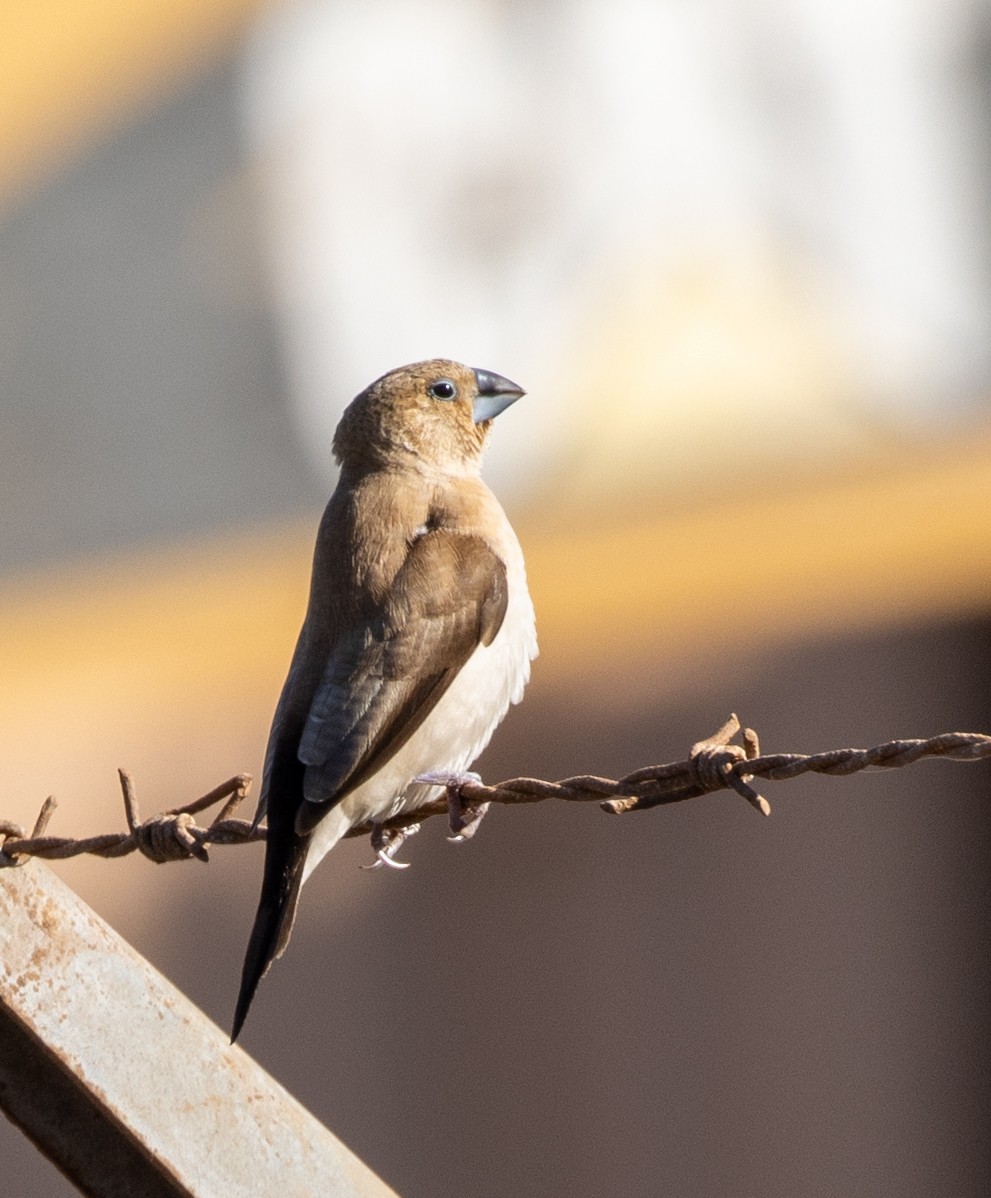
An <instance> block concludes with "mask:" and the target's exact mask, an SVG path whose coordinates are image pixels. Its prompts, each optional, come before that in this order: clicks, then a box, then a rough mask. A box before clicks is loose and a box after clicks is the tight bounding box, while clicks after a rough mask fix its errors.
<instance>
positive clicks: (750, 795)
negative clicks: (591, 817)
mask: <svg viewBox="0 0 991 1198" xmlns="http://www.w3.org/2000/svg"><path fill="white" fill-rule="evenodd" d="M738 733H739V734H740V739H741V741H742V744H734V743H732V742H733V738H734V737H735V736H736V735H737V734H738ZM926 757H942V758H946V759H948V760H951V761H977V760H981V759H984V758H991V735H988V734H986V733H983V732H944V733H941V734H940V735H938V736H932V737H929V738H928V739H925V740H921V739H913V740H890V741H886V742H885V743H884V744H880V745H875V746H874V747H873V748H870V749H832V750H829V751H828V752H825V753H812V754H805V753H772V754H768V755H766V756H761V755H760V745H759V741H758V738H757V734H756V733H755V732H754V731H753V730H752V729H750V728H741V726H740V722H739V720H738V719H737V717H736V716H735V715H733V716H731V717H730V718H729V719H728V720H727V721H726V723H725V724H724V725H723V726H722V727H721V728H720V729H719V730H718V731H717V732H715V733H713V735H712V736H709V737H706V738H705V739H704V740H700V741H698V742H697V743H696V744H694V745H693V746H692V748H691V750H690V752H689V755H688V757H687V758H685V759H684V760H683V761H675V762H669V763H667V764H665V765H651V766H646V767H644V768H643V769H639V770H635V771H634V772H633V773H631V774H627V775H625V776H624V777H622V778H619V779H615V780H614V779H611V778H599V777H596V776H594V775H590V774H580V775H576V776H575V777H573V778H564V779H562V780H561V781H559V782H546V781H544V780H542V779H539V778H511V779H509V780H508V781H505V782H499V783H497V784H495V785H493V786H488V785H486V784H485V783H484V782H481V781H479V782H475V781H464V780H461V779H458V780H456V781H452V783H451V785H450V786H449V787H448V792H449V795H450V796H452V797H456V798H457V799H458V800H459V805H460V806H461V807H462V808H463V809H466V810H467V811H468V812H469V816H468V818H464V816H462V817H460V820H459V822H455V820H456V817H455V816H454V815H453V814H452V805H451V803H449V800H448V797H441V798H438V799H434V800H433V801H431V802H430V803H427V804H425V805H424V806H422V807H418V808H417V809H416V811H414V812H406V813H403V814H400V815H397V816H394V817H393V818H392V819H389V820H386V821H384V822H383V823H382V824H381V825H378V829H377V833H378V835H379V836H381V835H382V831H383V830H384V831H385V832H393V833H396V834H399V835H400V836H402V835H403V834H405V833H407V832H409V831H412V830H413V828H414V827H415V826H416V825H418V824H420V823H422V822H423V821H424V820H426V819H430V818H431V817H432V816H436V815H449V816H450V818H451V821H452V824H451V830H452V832H454V833H456V835H455V837H454V838H455V839H468V838H469V837H470V836H471V835H472V834H473V833H474V831H475V829H476V828H477V826H478V823H479V822H480V820H481V817H482V815H484V813H485V811H486V810H487V809H488V807H489V805H490V804H491V803H500V804H503V805H507V806H515V805H520V804H526V803H540V802H543V801H544V800H545V799H560V800H563V801H565V802H573V803H588V802H598V804H599V806H600V808H601V809H602V810H603V811H605V812H607V813H609V814H610V815H623V814H626V813H628V812H631V811H647V810H649V809H650V808H652V807H658V806H662V805H664V804H668V803H681V802H684V801H685V800H687V799H694V798H698V797H700V796H702V795H705V794H712V793H713V792H715V791H718V790H725V789H731V790H735V791H736V792H737V793H738V794H739V795H741V796H742V797H743V798H745V799H746V800H747V802H748V803H750V804H751V806H753V807H754V808H755V809H756V810H757V811H759V812H761V814H763V815H769V814H770V812H771V806H770V804H769V803H768V802H767V800H766V799H765V798H764V797H763V796H762V795H760V794H758V793H757V791H756V790H754V788H753V787H752V786H751V782H752V781H753V779H754V778H764V779H767V780H769V781H775V782H779V781H785V780H788V779H791V778H796V777H798V776H799V775H800V774H806V773H816V774H828V775H831V776H833V777H845V776H846V775H849V774H853V773H857V772H858V771H860V770H865V769H870V768H883V769H898V768H900V767H902V766H906V765H911V764H913V763H914V762H916V761H920V760H921V759H923V758H926ZM118 774H119V776H120V785H121V791H122V794H123V799H124V812H125V816H126V819H127V826H128V831H127V832H111V833H108V834H106V835H102V836H91V837H87V838H84V839H73V838H71V837H61V836H46V835H45V832H46V830H47V827H48V823H49V821H50V819H51V816H52V814H53V812H54V811H55V808H56V806H57V804H56V802H55V800H54V799H53V798H48V799H46V800H45V803H44V805H43V806H42V808H41V811H40V813H39V815H38V818H37V820H36V821H35V824H34V828H33V829H32V831H31V834H30V835H27V833H26V832H25V830H24V828H23V827H21V825H19V824H16V823H13V822H11V821H9V820H0V868H2V867H5V866H15V865H19V864H23V863H24V862H25V861H26V860H27V859H28V858H29V857H42V858H45V859H47V860H58V859H61V858H66V857H75V856H78V855H79V854H82V853H91V854H95V855H96V856H99V857H124V856H127V854H129V853H133V852H140V853H142V854H143V855H144V856H145V857H147V858H148V859H149V860H151V861H154V862H156V863H158V864H163V863H164V862H166V861H180V860H188V859H189V858H190V857H195V858H198V859H199V860H201V861H207V860H209V855H208V851H207V850H208V846H209V845H214V844H248V843H252V842H254V841H258V840H264V839H265V827H264V825H257V824H256V823H254V822H253V821H251V820H244V819H236V818H234V813H235V811H237V809H238V807H239V806H240V805H241V803H243V802H244V800H245V799H246V798H247V796H248V793H249V791H250V788H251V776H250V774H237V775H235V776H234V777H233V778H229V779H228V780H227V781H226V782H223V783H221V785H220V786H216V787H214V789H213V790H211V791H209V792H208V793H207V794H205V795H202V796H201V797H200V798H198V799H196V800H194V801H193V802H192V803H189V804H187V805H186V806H184V807H173V808H170V809H169V810H168V811H163V812H161V813H159V814H158V815H155V816H152V817H151V818H150V819H147V820H145V821H142V820H141V818H140V815H139V813H138V804H137V799H136V797H135V793H134V786H133V783H132V781H131V778H130V776H129V774H128V773H127V772H126V771H125V770H119V771H118ZM221 800H224V802H223V806H222V807H221V809H220V811H219V812H218V813H217V815H216V816H215V818H214V819H213V820H212V821H211V823H210V824H209V825H207V826H206V827H201V826H200V825H198V824H197V823H196V821H195V820H194V818H193V817H194V816H195V815H196V814H198V813H199V812H201V811H204V810H206V809H207V808H208V807H212V806H213V805H214V804H215V803H218V802H220V801H221ZM373 831H376V828H375V827H374V826H373V825H372V824H370V823H369V824H361V825H359V826H357V827H354V828H352V829H351V830H350V831H349V832H348V833H347V836H348V837H355V836H367V835H370V834H371V833H372V832H373Z"/></svg>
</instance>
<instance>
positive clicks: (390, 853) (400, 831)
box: [360, 824, 420, 869]
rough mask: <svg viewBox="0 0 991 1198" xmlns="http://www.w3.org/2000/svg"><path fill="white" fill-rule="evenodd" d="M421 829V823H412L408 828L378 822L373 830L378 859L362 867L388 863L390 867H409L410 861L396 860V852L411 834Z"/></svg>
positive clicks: (366, 867)
mask: <svg viewBox="0 0 991 1198" xmlns="http://www.w3.org/2000/svg"><path fill="white" fill-rule="evenodd" d="M419 830H420V825H419V824H410V825H409V827H407V828H383V827H382V825H381V824H376V825H375V827H374V829H373V830H372V835H371V841H372V851H373V852H374V853H375V857H376V860H375V861H373V862H372V863H371V865H362V866H360V868H361V869H380V868H381V867H382V866H383V865H388V867H389V868H390V869H409V867H410V865H411V864H412V863H411V862H409V861H396V860H395V857H396V853H398V852H399V850H400V849H401V848H402V847H403V845H404V844H405V843H406V840H407V838H408V837H410V836H415V835H416V833H417V832H419Z"/></svg>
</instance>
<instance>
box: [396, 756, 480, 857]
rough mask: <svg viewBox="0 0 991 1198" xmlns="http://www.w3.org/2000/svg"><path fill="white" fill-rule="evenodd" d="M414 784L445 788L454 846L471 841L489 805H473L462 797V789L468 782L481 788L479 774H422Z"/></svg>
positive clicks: (438, 772)
mask: <svg viewBox="0 0 991 1198" xmlns="http://www.w3.org/2000/svg"><path fill="white" fill-rule="evenodd" d="M413 780H414V782H424V783H429V784H430V785H431V786H443V787H444V788H445V789H446V791H447V812H448V825H449V827H450V829H451V835H450V836H448V838H447V839H448V840H450V841H451V842H452V843H454V844H460V843H461V841H464V840H471V838H472V837H473V836H474V835H475V833H476V832H477V831H478V827H479V824H481V822H482V819H483V818H484V816H485V813H486V811H488V809H489V804H488V803H471V802H468V801H467V800H466V799H465V798H463V797H462V794H461V787H462V786H464V785H465V783H467V782H473V783H474V784H475V785H476V786H480V785H481V783H482V779H481V778H480V777H479V776H478V774H473V773H470V772H467V771H465V772H462V773H450V772H447V771H445V770H437V771H436V772H434V773H430V774H420V775H419V776H418V777H416V778H414V779H413Z"/></svg>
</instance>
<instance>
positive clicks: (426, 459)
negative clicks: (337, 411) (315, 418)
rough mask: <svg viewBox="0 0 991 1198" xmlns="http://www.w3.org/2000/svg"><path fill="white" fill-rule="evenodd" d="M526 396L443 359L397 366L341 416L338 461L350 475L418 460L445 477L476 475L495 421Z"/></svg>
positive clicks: (485, 374)
mask: <svg viewBox="0 0 991 1198" xmlns="http://www.w3.org/2000/svg"><path fill="white" fill-rule="evenodd" d="M523 394H524V391H523V388H522V387H518V386H517V385H516V383H511V382H510V381H509V379H505V378H503V377H502V375H499V374H492V373H491V372H490V371H488V370H475V369H473V368H472V367H470V366H462V365H461V364H460V363H459V362H451V361H448V360H447V359H445V358H434V359H431V360H430V361H429V362H417V363H415V364H414V365H412V366H400V367H399V369H398V370H391V371H390V372H389V373H388V374H384V375H383V376H382V377H381V378H380V379H376V380H375V382H374V383H372V384H371V386H369V387H366V388H365V390H364V391H362V393H361V394H360V395H359V396H357V397H356V398H355V399H353V400H352V401H351V403H350V404H349V405H348V406H347V408H346V409H345V410H344V415H343V416H342V417H341V421H340V423H339V424H338V426H337V432H336V433H335V434H334V456H335V457H336V458H337V460H338V462H339V463H340V464H341V466H342V467H344V468H345V469H348V468H353V469H357V470H363V469H375V468H378V467H381V466H388V465H400V464H403V463H404V462H410V461H413V460H415V461H416V462H417V463H420V464H423V465H427V466H430V467H432V468H434V469H437V470H440V471H443V472H444V473H452V474H464V473H468V472H474V471H476V470H477V469H478V462H479V459H480V457H481V453H482V446H483V445H484V444H485V438H486V435H487V433H488V431H489V428H490V426H491V423H492V420H493V419H494V418H495V417H496V416H498V415H499V413H500V412H501V411H503V410H504V409H505V408H508V407H509V405H510V404H511V403H513V402H514V401H515V400H517V399H519V398H520V396H521V395H523Z"/></svg>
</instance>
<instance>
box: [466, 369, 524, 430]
mask: <svg viewBox="0 0 991 1198" xmlns="http://www.w3.org/2000/svg"><path fill="white" fill-rule="evenodd" d="M475 381H476V383H477V385H478V395H477V396H476V397H475V401H474V403H473V404H472V417H473V419H474V421H475V423H476V424H481V423H482V421H483V420H494V419H495V417H496V416H498V415H499V413H500V412H504V411H505V410H506V408H508V407H509V405H510V404H511V403H515V402H516V400H518V399H519V397H520V396H521V395H526V392H525V391H524V390H523V388H522V387H521V386H519V385H518V384H517V383H511V382H510V381H509V379H504V378H503V377H502V375H501V374H493V373H492V372H491V371H490V370H476V371H475Z"/></svg>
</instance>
